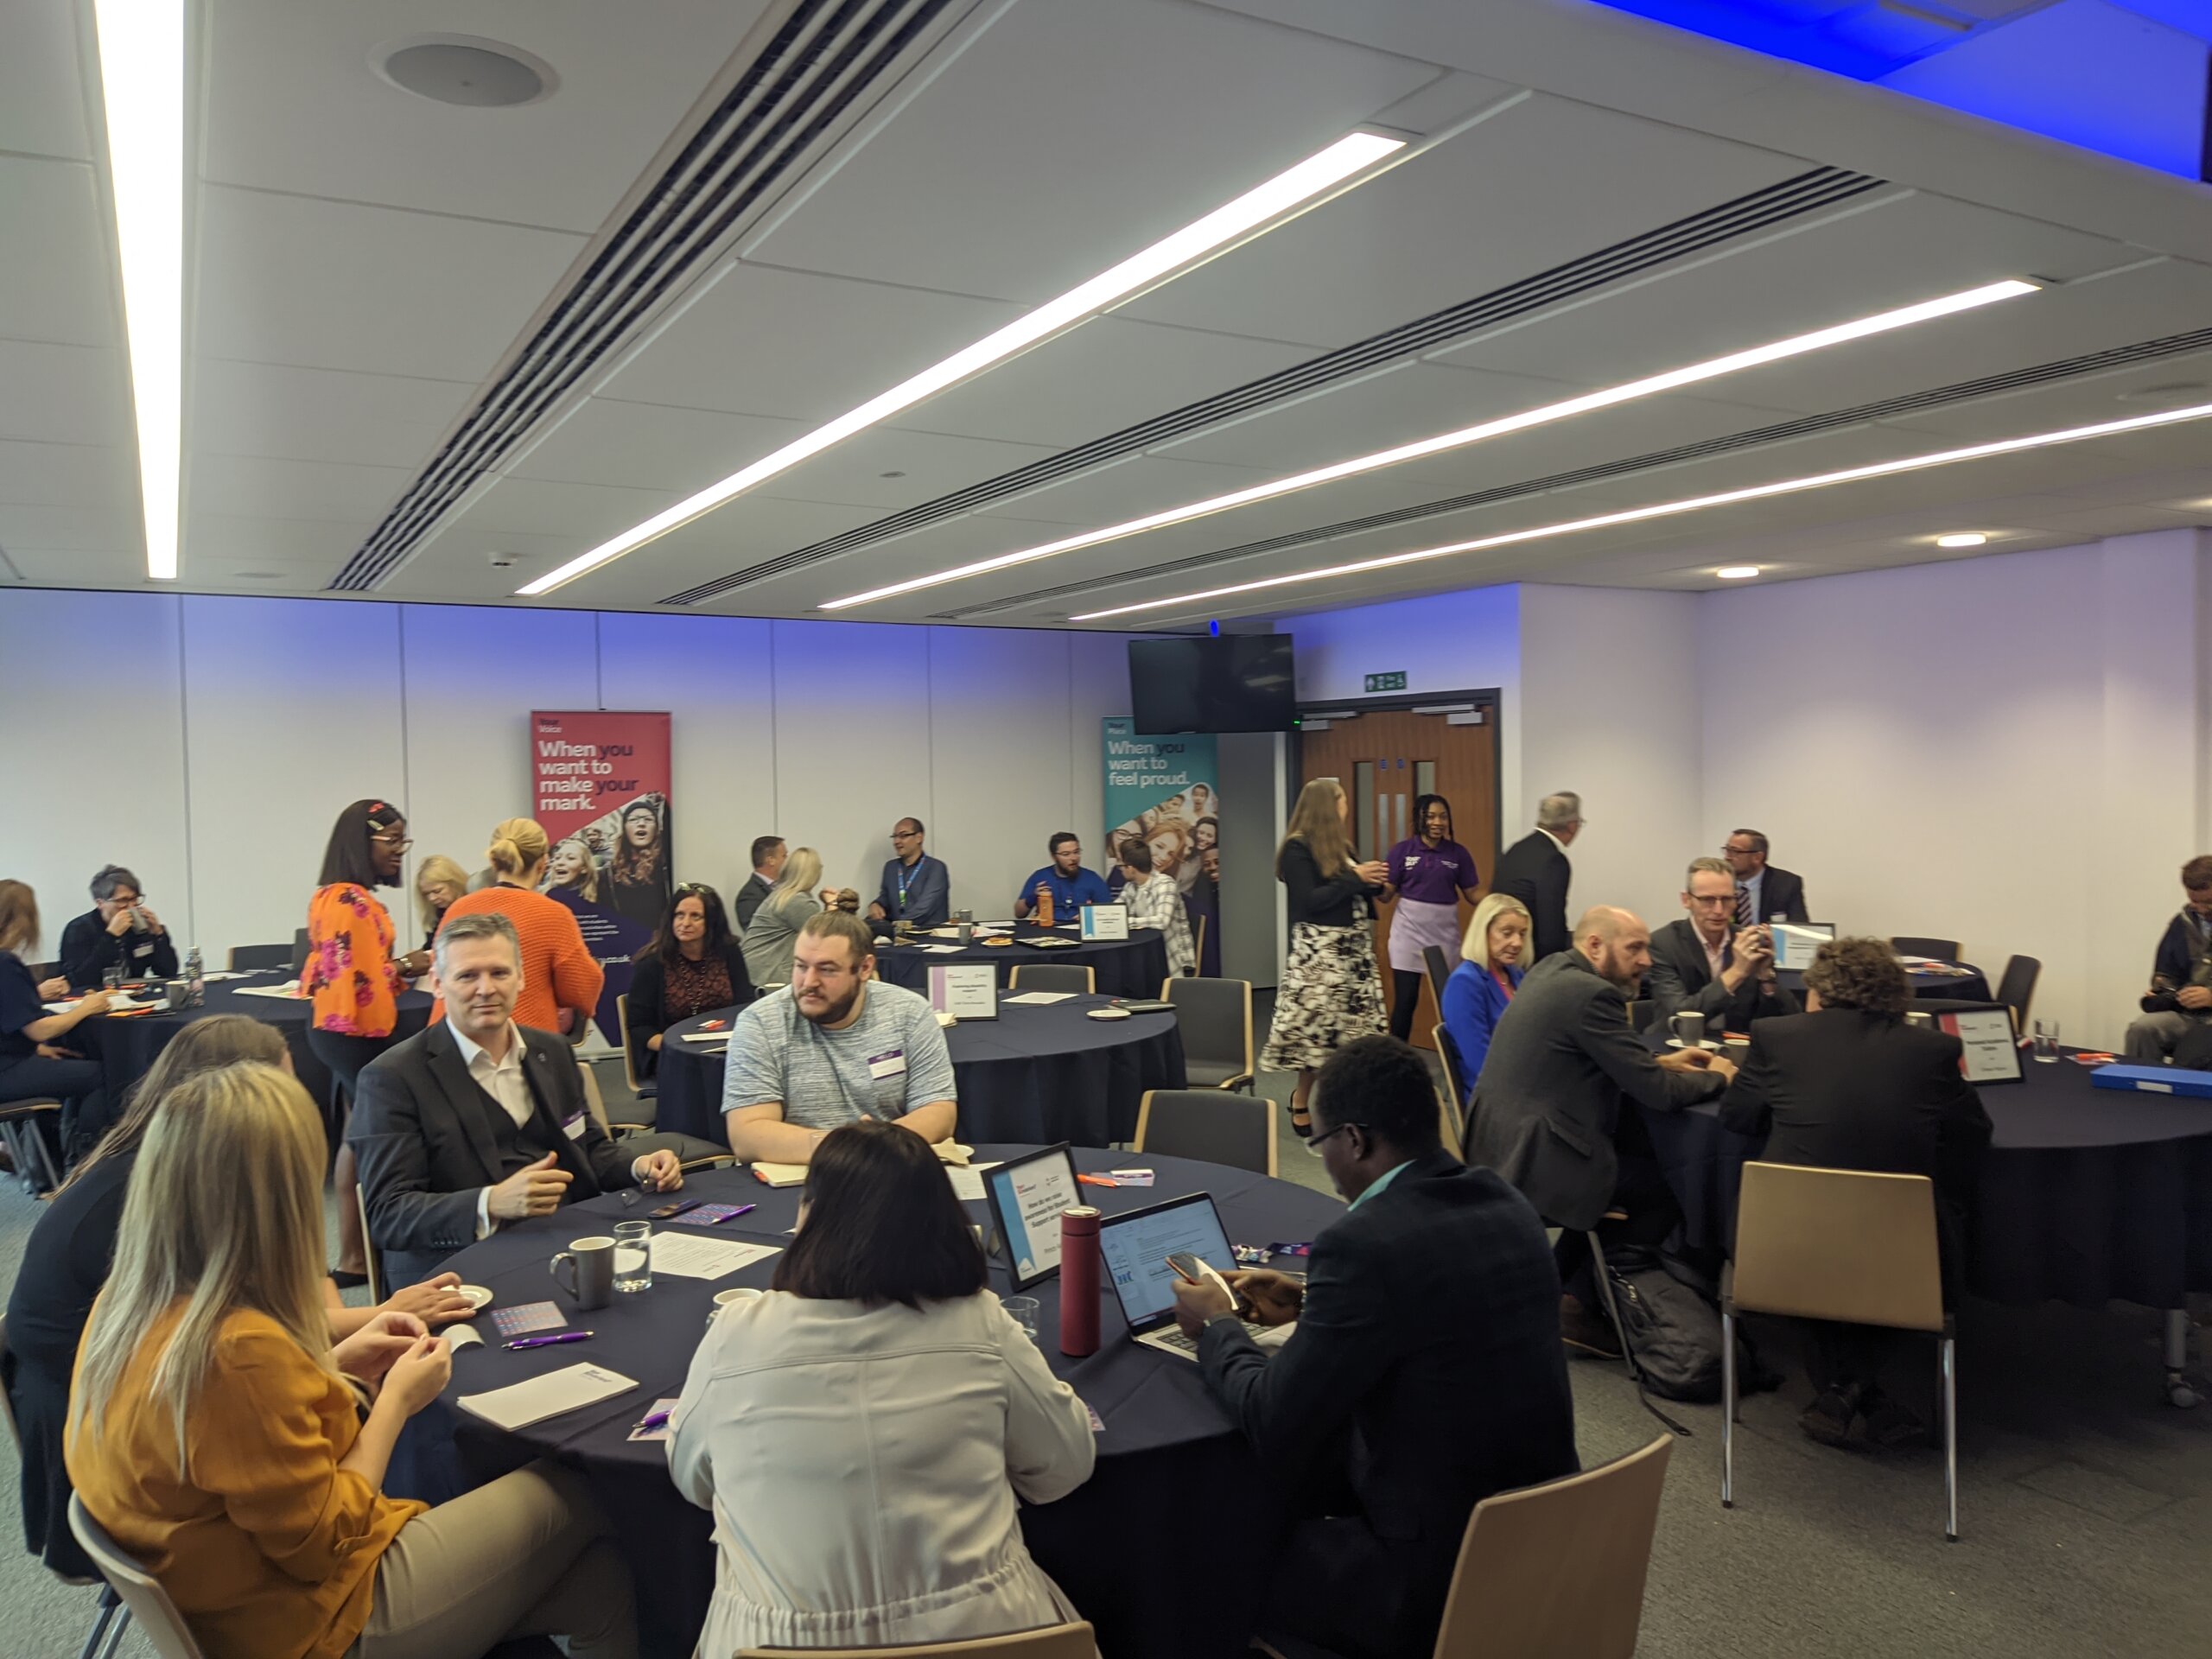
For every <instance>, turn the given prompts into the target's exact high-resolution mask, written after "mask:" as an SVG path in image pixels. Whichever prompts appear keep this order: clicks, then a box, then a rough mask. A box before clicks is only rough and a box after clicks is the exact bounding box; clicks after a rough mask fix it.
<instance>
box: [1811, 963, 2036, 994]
mask: <svg viewBox="0 0 2212 1659" xmlns="http://www.w3.org/2000/svg"><path fill="white" fill-rule="evenodd" d="M1954 966H1956V967H1960V968H1963V969H1966V970H1967V971H1966V972H1965V973H1964V974H1958V975H1954V974H1929V973H1922V972H1919V971H1918V970H1916V969H1910V968H1908V969H1905V977H1906V978H1907V979H1909V980H1910V981H1911V982H1912V994H1913V995H1915V996H1916V997H1919V996H1932V997H1936V998H1938V999H1940V1000H1942V1001H1951V1002H1993V1001H1996V1000H1997V999H1996V998H1995V997H1993V996H1992V995H1990V994H1989V976H1987V975H1986V974H1984V973H1983V972H1982V971H1981V969H1979V968H1977V967H1975V966H1974V964H1973V963H1970V962H1961V963H1955V964H1954ZM1774 982H1775V983H1776V984H1777V985H1779V986H1781V987H1782V988H1783V990H1785V991H1788V992H1789V993H1790V994H1791V995H1794V996H1797V997H1800V998H1802V996H1803V995H1805V976H1804V974H1803V973H1802V971H1801V970H1800V969H1795V968H1784V969H1780V970H1779V971H1777V973H1776V975H1775V976H1774Z"/></svg>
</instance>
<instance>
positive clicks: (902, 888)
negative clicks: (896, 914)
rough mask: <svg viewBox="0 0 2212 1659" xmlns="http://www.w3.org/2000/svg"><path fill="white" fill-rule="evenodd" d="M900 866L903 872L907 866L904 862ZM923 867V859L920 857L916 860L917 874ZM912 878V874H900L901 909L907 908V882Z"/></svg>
mask: <svg viewBox="0 0 2212 1659" xmlns="http://www.w3.org/2000/svg"><path fill="white" fill-rule="evenodd" d="M921 868H922V861H921V860H920V859H916V860H915V861H914V869H915V871H916V873H917V874H918V873H919V872H920V870H921ZM899 869H900V870H901V871H902V872H903V871H905V869H906V866H905V865H904V864H901V865H900V866H899ZM911 880H913V877H912V876H911V875H906V874H900V876H899V909H901V910H904V909H906V884H907V883H908V882H909V881H911Z"/></svg>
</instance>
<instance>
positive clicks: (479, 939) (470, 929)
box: [346, 912, 683, 1285]
mask: <svg viewBox="0 0 2212 1659" xmlns="http://www.w3.org/2000/svg"><path fill="white" fill-rule="evenodd" d="M436 961H437V973H438V987H439V990H440V992H441V994H442V995H443V996H444V997H445V1000H446V1017H445V1018H444V1020H442V1021H440V1022H439V1023H438V1024H436V1025H435V1026H432V1027H430V1028H429V1030H427V1031H423V1032H418V1033H416V1035H414V1036H412V1037H410V1038H409V1039H407V1040H406V1041H405V1042H404V1043H400V1044H397V1045H396V1046H393V1047H391V1048H390V1049H387V1050H386V1051H385V1052H384V1053H382V1054H380V1055H378V1057H377V1058H375V1059H373V1060H372V1061H370V1062H369V1064H368V1065H366V1066H365V1067H363V1068H362V1071H361V1081H360V1090H359V1098H358V1099H357V1100H356V1101H355V1102H354V1104H353V1122H352V1124H351V1126H350V1128H348V1130H347V1133H346V1139H347V1141H349V1142H350V1143H351V1144H352V1146H353V1156H354V1159H355V1160H356V1162H357V1163H358V1164H359V1166H360V1172H361V1197H362V1200H363V1202H364V1204H365V1205H366V1206H367V1209H368V1212H369V1240H370V1242H371V1243H372V1244H373V1245H374V1246H375V1247H376V1248H377V1249H378V1250H380V1251H381V1252H383V1256H384V1271H385V1277H386V1278H387V1279H389V1280H390V1281H391V1283H392V1284H393V1285H411V1284H413V1283H415V1282H416V1281H418V1280H420V1279H423V1278H425V1277H427V1276H429V1274H434V1273H435V1272H436V1271H437V1270H438V1268H439V1267H440V1265H441V1264H442V1263H443V1262H444V1261H445V1259H446V1258H447V1257H448V1256H449V1255H452V1254H453V1253H454V1251H456V1250H459V1249H465V1248H467V1246H468V1245H470V1244H473V1243H475V1242H476V1241H477V1240H478V1239H480V1238H484V1237H486V1236H489V1235H490V1234H491V1233H492V1232H493V1231H494V1230H497V1229H498V1227H499V1224H500V1223H502V1222H508V1221H520V1220H522V1219H523V1218H524V1217H527V1216H546V1215H550V1214H552V1213H553V1211H555V1210H556V1209H558V1208H559V1207H560V1206H561V1205H563V1204H566V1203H569V1202H570V1201H571V1200H574V1199H577V1198H596V1197H598V1196H599V1194H600V1193H601V1192H607V1191H610V1190H612V1189H614V1188H617V1187H625V1186H642V1187H644V1188H645V1190H646V1191H647V1192H671V1191H673V1190H674V1189H675V1188H677V1187H679V1186H681V1185H683V1173H682V1171H681V1170H680V1169H679V1168H678V1167H677V1156H676V1154H675V1153H674V1152H672V1151H670V1150H668V1149H666V1148H665V1147H656V1148H655V1149H654V1150H652V1151H650V1152H646V1153H644V1154H641V1155H639V1154H633V1153H632V1149H631V1148H629V1147H616V1145H615V1144H614V1142H613V1141H610V1140H608V1139H607V1135H606V1133H605V1132H604V1131H603V1130H601V1128H600V1127H599V1126H598V1125H597V1124H596V1123H594V1122H592V1118H591V1114H590V1112H589V1111H588V1110H587V1109H586V1107H585V1103H584V1094H583V1083H582V1078H581V1077H579V1076H578V1075H577V1072H576V1059H575V1054H574V1052H572V1051H571V1050H570V1049H569V1045H568V1042H567V1041H566V1039H563V1038H560V1037H556V1036H555V1035H553V1034H552V1033H550V1032H543V1031H530V1030H525V1029H524V1027H520V1026H518V1025H517V1024H515V1021H514V1008H515V997H516V995H518V993H519V992H520V991H521V989H522V948H521V945H520V944H519V942H518V940H517V938H516V936H515V929H514V924H513V923H512V922H511V921H509V920H508V919H507V918H505V916H501V915H499V914H497V913H496V912H481V913H480V914H477V915H474V916H466V917H462V916H456V917H454V918H452V919H451V920H449V921H448V922H447V923H446V925H445V926H444V927H443V928H442V929H440V930H439V932H438V938H437V957H436Z"/></svg>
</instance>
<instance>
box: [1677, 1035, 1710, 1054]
mask: <svg viewBox="0 0 2212 1659" xmlns="http://www.w3.org/2000/svg"><path fill="white" fill-rule="evenodd" d="M1667 1046H1668V1047H1669V1048H1689V1047H1697V1048H1701V1049H1704V1050H1706V1051H1707V1052H1709V1053H1713V1054H1718V1053H1719V1052H1720V1045H1719V1044H1718V1043H1716V1042H1714V1041H1713V1039H1712V1038H1710V1037H1707V1039H1705V1040H1704V1041H1702V1042H1700V1043H1696V1044H1689V1043H1685V1042H1684V1041H1683V1040H1682V1039H1681V1038H1679V1037H1669V1039H1667Z"/></svg>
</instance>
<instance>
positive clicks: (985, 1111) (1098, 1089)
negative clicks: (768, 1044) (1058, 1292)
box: [653, 996, 1184, 1147]
mask: <svg viewBox="0 0 2212 1659" xmlns="http://www.w3.org/2000/svg"><path fill="white" fill-rule="evenodd" d="M1106 1002H1107V999H1106V998H1105V997H1103V996H1071V997H1070V998H1068V999H1067V1001H1065V1002H1052V1003H1046V1004H1035V1003H1019V1002H1014V1003H1009V1002H1007V1001H1005V1000H1004V999H1003V998H1001V1001H1000V1003H999V1017H998V1018H997V1019H995V1020H962V1021H961V1022H960V1023H959V1024H958V1025H957V1026H954V1027H952V1028H951V1029H950V1030H949V1031H947V1032H946V1033H944V1046H945V1048H946V1049H947V1051H948V1052H950V1054H951V1056H952V1076H953V1082H954V1084H955V1086H956V1087H957V1088H958V1090H960V1129H959V1135H960V1138H961V1139H962V1140H963V1141H1037V1142H1039V1143H1040V1144H1049V1143H1051V1142H1052V1141H1073V1142H1074V1143H1075V1144H1076V1145H1077V1146H1079V1147H1103V1146H1107V1145H1109V1144H1110V1143H1112V1142H1114V1141H1130V1140H1134V1139H1135V1137H1136V1132H1137V1107H1138V1105H1139V1103H1141V1101H1142V1100H1143V1098H1144V1094H1145V1090H1147V1089H1180V1088H1181V1087H1182V1086H1183V1084H1184V1071H1183V1038H1182V1033H1181V1032H1180V1031H1179V1030H1178V1029H1177V1027H1176V1024H1175V1016H1174V1015H1173V1014H1131V1015H1130V1016H1129V1017H1128V1019H1126V1020H1093V1019H1091V1018H1090V1014H1089V1012H1088V1011H1089V1010H1090V1009H1092V1008H1101V1007H1105V1006H1106ZM742 1012H743V1011H742V1010H741V1009H739V1008H718V1009H716V1010H715V1011H714V1012H713V1013H712V1014H700V1015H699V1016H697V1017H696V1019H691V1020H683V1021H682V1022H680V1023H679V1024H677V1025H676V1026H673V1027H671V1028H670V1029H669V1031H668V1032H667V1033H666V1034H665V1035H664V1037H663V1039H662V1040H661V1047H660V1065H659V1069H658V1071H656V1072H655V1074H654V1075H655V1077H656V1078H657V1080H658V1084H659V1088H660V1094H659V1100H658V1106H657V1109H656V1111H655V1114H654V1117H653V1127H654V1128H656V1129H657V1130H659V1131H661V1132H663V1133H664V1134H676V1135H696V1136H697V1137H698V1138H699V1139H700V1140H702V1141H713V1142H715V1144H716V1145H717V1146H727V1145H728V1144H729V1141H728V1136H727V1135H725V1134H724V1133H723V1125H722V1075H723V1072H724V1071H725V1070H726V1066H725V1064H724V1061H723V1057H722V1046H721V1044H719V1043H695V1042H691V1041H690V1040H688V1033H695V1032H697V1031H699V1030H700V1029H701V1028H702V1027H703V1026H704V1025H705V1023H706V1022H707V1021H708V1020H724V1021H727V1022H728V1023H730V1024H733V1025H734V1023H735V1022H736V1020H737V1018H738V1016H739V1014H741V1013H742Z"/></svg>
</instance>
